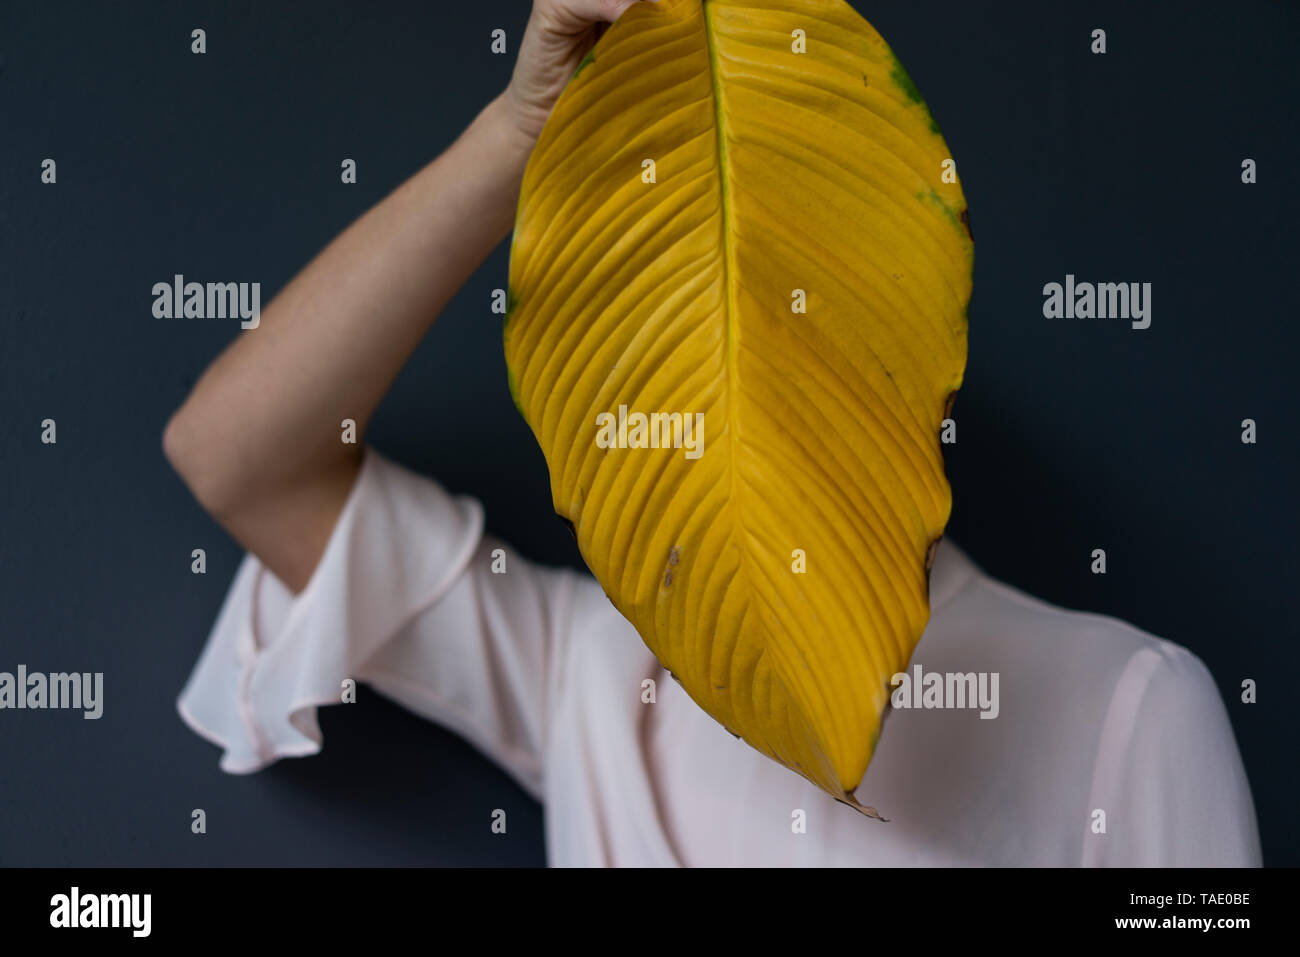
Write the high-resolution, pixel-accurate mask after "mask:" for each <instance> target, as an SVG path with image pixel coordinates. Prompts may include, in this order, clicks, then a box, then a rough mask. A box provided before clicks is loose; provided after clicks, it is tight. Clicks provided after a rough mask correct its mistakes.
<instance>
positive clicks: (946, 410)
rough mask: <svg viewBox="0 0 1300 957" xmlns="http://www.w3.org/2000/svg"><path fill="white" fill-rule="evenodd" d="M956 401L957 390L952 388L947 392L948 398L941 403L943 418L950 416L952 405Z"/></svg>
mask: <svg viewBox="0 0 1300 957" xmlns="http://www.w3.org/2000/svg"><path fill="white" fill-rule="evenodd" d="M956 401H957V390H956V389H953V390H952V391H951V392H949V393H948V398H947V400H946V401H945V402H944V404H943V417H944V418H945V419H950V418H952V405H953V403H954V402H956Z"/></svg>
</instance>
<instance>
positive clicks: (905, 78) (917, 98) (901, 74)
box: [889, 57, 939, 133]
mask: <svg viewBox="0 0 1300 957" xmlns="http://www.w3.org/2000/svg"><path fill="white" fill-rule="evenodd" d="M889 78H890V79H891V80H893V81H894V85H895V86H897V87H898V88H899V89H900V90H902V91H903V95H904V96H906V97H907V98H908V99H909V100H911V101H912V102H913V103H915V104H917V105H918V106H920V107H921V109H923V110H925V114H926V116H927V117H929V120H930V132H931V133H938V132H939V124H938V123H936V122H935V121H934V117H933V116H931V115H930V108H929V107H927V106H926V105H925V100H924V99H922V98H921V91H920V90H918V89H917V88H916V84H915V83H913V82H912V78H911V76H909V75H908V73H907V70H905V69H903V64H902V63H901V62H900V61H899V59H898V58H897V57H895V58H894V68H893V69H892V70H891V71H890V72H889Z"/></svg>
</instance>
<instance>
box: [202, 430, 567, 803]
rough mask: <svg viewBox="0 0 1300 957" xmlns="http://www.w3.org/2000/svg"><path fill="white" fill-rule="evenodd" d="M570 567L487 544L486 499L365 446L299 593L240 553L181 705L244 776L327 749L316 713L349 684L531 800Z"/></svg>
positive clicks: (227, 764)
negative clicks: (445, 734) (469, 753)
mask: <svg viewBox="0 0 1300 957" xmlns="http://www.w3.org/2000/svg"><path fill="white" fill-rule="evenodd" d="M574 577H575V573H573V572H568V571H562V570H555V569H547V568H542V567H539V566H535V565H533V564H531V563H528V562H526V561H524V560H522V559H520V558H519V557H518V556H517V555H514V554H513V553H512V552H511V551H510V550H509V549H508V547H506V546H505V545H504V544H502V543H499V542H496V541H495V540H493V539H489V538H485V537H484V535H483V512H482V508H481V506H480V505H479V503H478V502H477V501H475V500H474V499H472V498H468V497H465V496H452V495H451V494H449V493H448V492H447V491H446V490H444V489H443V488H442V487H441V486H439V485H438V484H437V483H435V482H434V481H432V480H431V479H429V478H426V477H424V476H421V475H418V474H416V473H414V472H412V471H410V470H408V469H406V468H405V467H403V466H401V465H399V464H397V463H395V462H393V461H391V460H389V459H387V458H386V457H384V456H383V455H381V454H380V453H378V452H377V451H376V450H375V449H373V448H370V447H367V448H366V449H365V453H364V458H363V461H362V466H361V470H360V472H359V474H358V476H357V479H356V481H355V483H354V485H353V487H352V490H351V491H350V493H349V496H348V499H347V501H346V503H345V504H344V507H343V510H342V512H341V513H340V515H339V518H338V520H337V522H336V524H335V527H334V529H333V531H332V533H331V536H330V539H329V542H328V544H327V545H326V548H325V551H324V553H323V554H322V557H321V559H320V562H319V563H318V565H317V567H316V569H315V571H314V572H313V573H312V576H311V578H310V580H309V581H308V583H307V585H306V587H305V588H304V589H303V590H302V591H301V592H300V593H298V594H297V595H294V594H293V593H292V592H290V591H289V589H288V588H287V587H286V586H285V585H284V584H283V583H282V582H281V581H280V580H279V579H278V578H277V577H276V576H275V575H274V573H272V572H271V571H270V570H269V569H267V568H266V567H265V566H264V565H262V563H261V562H260V561H259V560H258V559H257V558H256V556H254V555H252V554H247V555H245V557H244V559H243V561H242V563H241V565H240V567H239V570H238V572H237V573H236V575H235V578H234V581H233V582H232V584H231V587H230V590H229V592H228V594H227V596H226V599H225V602H224V603H223V605H222V608H221V611H220V613H219V615H218V617H217V620H216V622H215V624H214V626H213V628H212V631H211V633H210V635H209V636H208V640H207V643H206V645H205V646H204V648H203V651H202V653H201V655H200V657H199V660H198V662H197V663H196V665H195V667H194V670H193V672H192V674H191V675H190V678H189V680H188V682H187V683H186V685H185V687H184V689H183V690H182V692H181V695H180V697H179V699H178V701H177V707H178V710H179V712H180V714H181V717H182V718H183V719H184V720H185V722H186V723H187V724H188V725H189V726H190V727H191V728H192V729H193V730H194V731H196V732H197V733H198V734H200V735H202V736H203V737H205V738H207V739H208V740H210V741H212V742H214V743H215V744H217V745H219V746H220V747H221V748H222V749H223V752H224V753H223V754H222V757H221V768H222V770H224V771H228V772H231V773H248V772H252V771H256V770H259V769H260V768H262V767H265V766H266V765H267V764H269V763H271V762H272V761H275V760H277V759H279V758H282V757H289V756H301V755H307V754H313V753H315V752H317V751H319V750H320V748H321V744H322V738H321V731H320V727H319V725H318V723H317V719H316V715H317V708H318V707H320V706H322V705H328V704H339V703H341V702H342V700H343V689H344V682H345V681H346V680H347V679H349V678H351V679H353V680H354V681H357V682H364V683H367V684H370V685H371V686H373V687H375V688H376V689H377V690H379V691H380V692H381V693H383V694H384V695H385V696H387V697H390V698H392V699H394V700H396V701H398V702H399V703H401V704H403V705H405V706H407V707H409V708H410V709H412V710H414V711H416V712H417V713H420V714H422V715H424V716H426V717H428V718H430V719H432V720H435V721H438V722H439V723H441V724H444V725H447V726H448V727H450V728H451V729H452V730H454V731H457V732H458V733H460V734H461V735H462V736H464V737H466V738H468V739H469V740H470V742H471V743H473V744H475V745H476V746H478V747H479V748H480V750H482V751H484V752H485V753H487V754H488V756H489V757H492V758H493V759H495V760H496V761H497V762H498V763H500V764H502V765H503V766H504V767H505V768H506V770H508V771H510V772H511V773H512V774H513V775H514V776H515V777H516V778H517V779H518V780H520V782H521V783H523V784H524V785H525V787H527V788H528V789H529V790H531V791H533V792H534V793H535V794H536V793H539V791H540V781H541V765H542V760H541V753H542V748H543V744H544V741H545V729H546V722H547V720H548V711H547V702H548V699H549V697H550V696H552V695H553V694H554V693H555V687H554V686H555V684H556V683H557V682H558V675H559V674H560V673H561V672H560V666H559V662H558V660H557V658H558V655H559V653H560V651H561V648H562V645H563V637H564V635H565V634H566V633H567V631H568V622H567V620H566V618H565V616H566V614H567V612H568V609H569V607H570V605H571V600H570V596H571V594H572V589H573V585H574V581H573V579H574Z"/></svg>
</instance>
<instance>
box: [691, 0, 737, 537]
mask: <svg viewBox="0 0 1300 957" xmlns="http://www.w3.org/2000/svg"><path fill="white" fill-rule="evenodd" d="M700 6H701V10H702V12H703V15H704V40H705V43H706V45H707V47H708V54H709V85H710V87H711V90H712V93H713V127H714V134H715V142H716V148H717V154H718V194H719V205H720V206H721V216H720V219H721V224H722V273H723V275H722V283H723V288H724V290H725V293H726V310H727V317H726V335H727V343H726V350H727V351H726V370H725V378H726V392H725V395H726V409H727V503H728V505H730V506H731V508H732V510H733V515H734V509H735V508H736V502H737V499H736V429H735V424H736V405H735V379H736V329H735V322H736V295H735V284H734V281H733V280H734V278H735V275H736V265H735V263H736V258H735V256H736V253H735V248H734V244H733V242H732V233H733V230H732V215H731V176H730V168H729V166H728V153H727V121H726V116H725V115H724V113H723V109H722V89H721V86H720V79H721V78H720V76H719V69H718V50H717V46H716V45H715V43H714V37H713V34H714V29H713V15H712V13H711V9H712V4H710V3H709V2H708V0H702V2H701V4H700ZM737 518H738V517H737Z"/></svg>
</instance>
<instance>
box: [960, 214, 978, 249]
mask: <svg viewBox="0 0 1300 957" xmlns="http://www.w3.org/2000/svg"><path fill="white" fill-rule="evenodd" d="M960 218H961V224H962V225H963V226H965V227H966V235H967V236H969V237H970V241H971V242H975V234H974V233H973V232H971V228H970V207H969V206H967V207H966V208H965V209H963V210H962V211H961V217H960Z"/></svg>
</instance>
